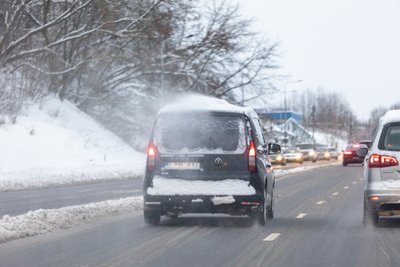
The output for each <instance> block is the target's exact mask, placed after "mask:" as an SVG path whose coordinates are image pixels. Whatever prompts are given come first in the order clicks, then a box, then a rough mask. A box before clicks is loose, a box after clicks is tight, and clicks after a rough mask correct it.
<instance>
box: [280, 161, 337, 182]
mask: <svg viewBox="0 0 400 267" xmlns="http://www.w3.org/2000/svg"><path fill="white" fill-rule="evenodd" d="M339 164H340V162H337V161H335V162H331V163H326V164H321V165H313V166H302V167H297V168H293V169H275V170H274V171H275V176H276V177H277V178H279V177H282V176H285V175H289V174H295V173H301V172H305V171H310V170H314V169H319V168H324V167H327V166H334V165H339Z"/></svg>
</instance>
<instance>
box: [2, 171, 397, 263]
mask: <svg viewBox="0 0 400 267" xmlns="http://www.w3.org/2000/svg"><path fill="white" fill-rule="evenodd" d="M361 174H362V170H361V167H359V166H350V167H342V166H330V167H325V168H321V169H315V170H312V171H308V172H303V173H299V174H296V175H290V176H287V177H282V178H280V179H278V181H277V184H276V190H277V191H276V192H277V196H278V198H277V201H276V206H275V208H276V210H275V214H276V216H275V218H274V219H273V220H271V221H269V222H268V223H267V225H266V226H264V227H263V226H259V225H257V224H256V225H252V224H251V223H250V222H249V220H248V219H247V218H245V217H229V216H220V215H211V216H205V215H201V216H199V215H185V216H182V217H179V218H177V219H165V218H163V220H162V224H161V225H160V226H157V227H154V226H147V225H145V224H144V223H143V218H142V214H141V213H139V212H138V213H134V214H131V215H128V216H121V217H115V218H112V219H107V220H103V221H101V222H98V223H96V224H90V225H84V226H81V227H77V228H74V229H71V230H65V231H59V232H57V233H53V234H48V235H43V236H38V237H34V238H26V239H23V240H17V241H13V242H9V243H6V244H2V245H0V259H1V261H0V266H32V267H34V266H190V267H197V266H199V267H204V266H316V267H321V266H363V267H364V266H380V267H381V266H399V265H400V252H399V251H400V250H399V249H398V248H399V247H400V231H398V228H399V227H400V223H399V221H398V220H386V221H382V222H381V225H380V227H379V228H373V227H367V228H365V227H363V226H362V187H363V185H362V181H361V179H360V178H361Z"/></svg>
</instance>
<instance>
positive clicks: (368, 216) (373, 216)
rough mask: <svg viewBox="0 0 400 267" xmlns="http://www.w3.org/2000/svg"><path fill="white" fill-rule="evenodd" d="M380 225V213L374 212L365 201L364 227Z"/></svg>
mask: <svg viewBox="0 0 400 267" xmlns="http://www.w3.org/2000/svg"><path fill="white" fill-rule="evenodd" d="M378 223H379V216H378V212H377V211H375V210H373V209H372V208H371V207H370V206H369V205H368V204H367V203H366V202H365V200H364V209H363V225H364V226H368V225H373V226H377V225H378Z"/></svg>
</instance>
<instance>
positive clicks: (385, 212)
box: [357, 110, 400, 225]
mask: <svg viewBox="0 0 400 267" xmlns="http://www.w3.org/2000/svg"><path fill="white" fill-rule="evenodd" d="M366 145H368V144H366ZM357 154H358V155H359V157H361V158H363V157H365V164H364V181H365V187H364V212H363V214H364V216H363V218H364V224H373V225H377V224H378V223H379V217H380V216H400V177H399V173H400V166H399V158H400V110H391V111H388V112H387V113H386V114H385V115H384V116H383V117H382V118H381V119H380V120H379V125H378V128H377V130H376V132H375V135H374V139H373V140H372V143H370V150H368V148H367V147H365V146H364V147H361V148H359V149H358V151H357Z"/></svg>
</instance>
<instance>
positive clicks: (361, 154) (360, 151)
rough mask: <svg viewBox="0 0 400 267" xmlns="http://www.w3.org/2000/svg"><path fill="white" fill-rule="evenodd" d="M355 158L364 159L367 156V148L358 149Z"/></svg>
mask: <svg viewBox="0 0 400 267" xmlns="http://www.w3.org/2000/svg"><path fill="white" fill-rule="evenodd" d="M356 154H357V156H359V157H365V156H366V155H367V154H368V148H366V147H360V148H359V149H358V150H357V152H356Z"/></svg>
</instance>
